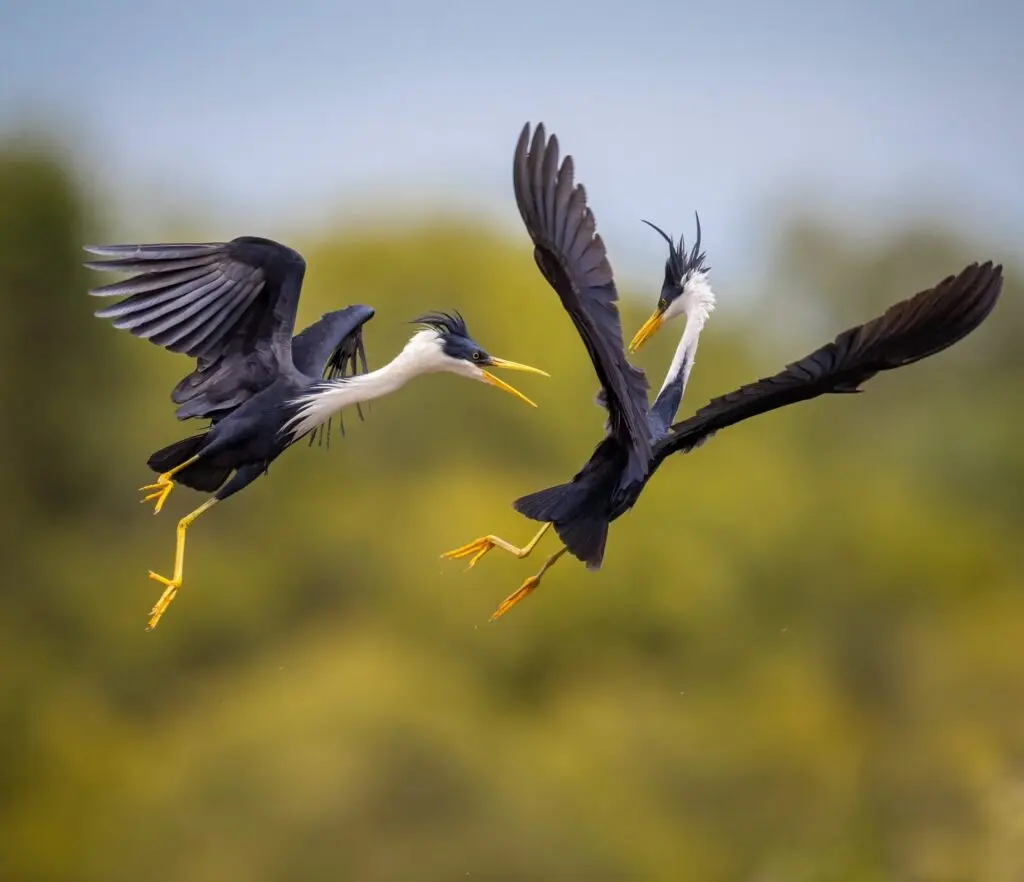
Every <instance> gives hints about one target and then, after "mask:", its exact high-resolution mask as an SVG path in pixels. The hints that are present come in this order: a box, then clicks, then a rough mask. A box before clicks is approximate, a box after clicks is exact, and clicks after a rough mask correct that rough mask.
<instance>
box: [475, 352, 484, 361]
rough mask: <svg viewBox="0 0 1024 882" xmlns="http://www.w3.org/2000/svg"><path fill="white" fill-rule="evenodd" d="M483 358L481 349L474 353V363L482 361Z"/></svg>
mask: <svg viewBox="0 0 1024 882" xmlns="http://www.w3.org/2000/svg"><path fill="white" fill-rule="evenodd" d="M481 357H482V356H481V355H480V350H479V349H478V350H477V351H476V352H474V353H473V361H480V359H481Z"/></svg>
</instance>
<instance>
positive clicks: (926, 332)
mask: <svg viewBox="0 0 1024 882" xmlns="http://www.w3.org/2000/svg"><path fill="white" fill-rule="evenodd" d="M573 173H574V172H573V160H572V157H571V156H566V157H565V159H564V161H562V163H561V165H559V148H558V139H557V137H556V136H555V135H552V136H551V138H550V139H547V138H546V137H545V131H544V125H543V123H541V124H539V125H538V126H537V128H536V130H535V131H534V134H533V139H532V143H531V141H530V125H529V123H527V124H526V125H525V126H524V127H523V130H522V133H521V134H520V136H519V141H518V143H517V145H516V148H515V155H514V159H513V189H514V191H515V196H516V203H517V204H518V206H519V213H520V215H521V216H522V219H523V222H524V224H525V225H526V229H527V232H528V233H529V234H530V238H531V239H532V240H533V244H534V252H533V255H534V260H535V261H536V264H537V266H538V268H539V269H540V271H541V274H542V275H543V276H544V278H545V279H546V280H547V282H548V284H549V285H550V286H551V287H552V288H553V289H554V290H555V293H557V294H558V296H559V298H560V300H561V302H562V306H563V307H564V308H565V310H566V312H568V313H569V315H570V317H571V318H572V321H573V324H574V325H575V326H576V329H577V331H578V332H579V334H580V337H581V338H582V340H583V343H584V345H585V346H586V348H587V352H588V354H589V355H590V358H591V360H592V362H593V364H594V369H595V371H596V373H597V376H598V379H599V380H600V383H601V389H600V390H599V392H598V403H599V404H601V405H602V406H604V407H605V408H607V411H608V419H607V423H606V435H605V437H604V438H603V439H602V440H601V442H600V443H599V444H598V445H597V448H596V449H595V450H594V452H593V454H592V455H591V457H590V459H589V460H588V461H587V462H586V464H585V465H584V466H583V468H582V469H580V471H579V472H578V473H577V474H576V475H575V476H574V477H573V478H572V480H571V481H569V482H568V483H565V484H559V485H557V486H554V487H549V488H547V489H546V490H541V491H539V492H537V493H531V494H529V495H527V496H523V497H520V498H519V499H517V500H515V502H513V507H514V508H515V509H516V511H518V512H519V513H520V514H522V515H524V516H525V517H527V518H530V519H531V520H534V521H539V522H541V523H542V524H543V526H542V527H541V528H540V530H539V531H538V532H537V534H536V535H535V536H534V537H533V538H532V539H531V540H530V541H529V542H528V543H527V544H526V545H524V546H522V547H521V548H520V547H517V546H515V545H512V544H511V543H510V542H507V541H505V540H504V539H501V538H499V537H498V536H494V535H488V536H483V537H481V538H479V539H475V540H474V541H473V542H470V543H468V544H466V545H463V546H461V547H460V548H456V549H453V550H452V551H448V552H445V553H444V554H443V555H442V557H445V558H449V559H453V560H454V559H459V558H465V557H469V558H470V561H469V568H472V567H473V566H474V565H475V564H476V563H477V562H478V561H479V560H480V559H481V558H482V557H483V556H484V555H485V554H487V553H488V552H489V551H490V550H491V549H493V548H495V547H498V548H502V549H504V550H505V551H507V552H509V553H511V554H513V555H515V556H516V557H520V558H523V557H527V556H528V555H529V554H530V553H531V552H532V551H533V549H534V548H535V547H536V545H537V543H538V542H539V541H540V539H541V537H542V536H543V535H544V534H545V533H546V532H547V530H548V529H549V528H550V527H551V526H552V525H553V526H554V528H555V533H556V534H557V535H558V538H559V539H560V540H561V542H562V547H561V548H559V549H558V550H557V551H555V553H554V554H552V555H551V556H550V557H548V558H547V560H545V562H544V565H543V566H542V567H541V569H540V571H539V572H538V573H537V574H536V575H534V576H531V577H530V578H528V579H527V580H526V581H525V582H523V584H522V586H521V587H520V588H519V589H518V590H517V591H515V592H513V593H512V594H510V595H509V596H508V597H507V598H506V599H505V600H504V601H503V602H502V603H501V605H500V606H499V607H498V609H497V610H496V611H495V613H494V615H493V616H492V619H495V618H498V617H500V616H501V615H503V614H504V613H505V612H507V611H508V610H509V609H510V608H511V607H512V606H514V605H515V604H516V603H518V602H519V601H520V600H522V599H523V598H524V597H526V596H527V595H528V594H529V593H530V592H532V591H533V590H534V589H535V588H536V587H537V586H538V585H539V584H540V580H541V578H542V577H543V575H544V573H545V572H546V571H547V570H548V569H549V568H550V567H551V566H552V565H553V564H554V563H555V562H556V561H557V560H558V559H559V558H560V557H561V556H562V555H563V554H565V552H566V551H568V552H569V553H570V554H572V555H573V556H574V557H576V558H577V559H579V560H580V561H582V562H583V563H585V564H586V565H587V567H588V568H589V569H598V568H599V567H600V565H601V561H602V560H603V558H604V551H605V541H606V538H607V535H608V526H609V524H611V522H612V521H614V520H615V519H616V518H618V517H620V516H621V515H623V514H625V513H626V512H627V511H629V510H630V508H632V507H633V505H634V504H635V503H636V501H637V499H638V498H639V497H640V494H641V493H642V492H643V489H644V487H645V486H646V484H647V482H648V481H649V480H650V478H651V476H652V475H653V474H654V473H655V471H656V470H657V469H658V467H659V466H660V465H661V463H662V462H664V460H665V458H666V457H668V456H669V455H670V454H672V453H680V452H689V451H691V450H693V449H694V448H695V447H698V446H699V445H700V444H702V443H703V442H704V441H706V440H708V439H709V438H711V437H712V436H713V435H714V434H715V433H716V432H718V431H720V430H721V429H723V428H726V427H727V426H731V425H733V424H734V423H738V422H741V421H742V420H745V419H749V418H750V417H753V416H756V415H758V414H761V413H765V412H767V411H770V410H775V409H776V408H779V407H785V406H786V405H789V404H794V403H796V402H798V401H805V400H807V399H810V398H816V397H817V396H819V395H824V394H828V393H851V392H858V391H861V390H860V388H859V387H860V385H861V384H862V383H864V382H865V381H866V380H868V379H870V378H871V377H873V376H874V375H875V374H877V373H879V372H881V371H886V370H891V369H894V368H898V367H902V366H904V365H907V364H911V363H912V362H915V361H918V360H920V359H922V358H926V357H928V356H930V355H934V354H935V353H937V352H940V351H941V350H943V349H946V348H947V347H949V346H952V345H953V344H954V343H956V342H957V341H958V340H960V339H961V338H963V337H965V336H966V335H967V334H969V333H970V332H971V331H973V330H974V329H975V328H976V327H978V325H980V324H981V322H982V321H983V320H984V319H985V318H986V317H987V316H988V314H989V313H990V312H991V310H992V308H993V307H994V306H995V303H996V300H997V299H998V297H999V293H1000V291H1001V289H1002V267H1001V266H993V265H992V263H991V262H988V263H984V264H981V265H979V264H977V263H975V264H971V265H970V266H968V267H966V268H965V269H964V270H962V271H961V272H960V273H959V274H958V275H956V276H949V277H947V278H945V279H943V280H942V281H941V282H939V283H938V284H937V285H936V286H935V287H933V288H929V289H927V290H924V291H921V292H919V293H918V294H916V295H914V296H913V297H911V298H909V299H907V300H904V301H902V302H900V303H897V304H895V305H894V306H891V307H890V308H889V309H888V310H887V311H886V312H885V313H884V314H883V315H881V316H878V317H877V318H874V319H872V320H871V321H869V322H866V323H865V324H862V325H858V326H856V327H854V328H850V329H849V330H847V331H844V332H843V333H841V334H840V335H839V336H838V337H836V338H835V340H834V341H833V342H831V343H828V344H826V345H824V346H822V347H821V348H819V349H816V350H815V351H814V352H812V353H811V354H810V355H807V356H805V357H804V358H802V359H800V360H799V361H796V362H793V363H792V364H790V365H788V366H787V367H786V368H785V369H784V370H782V371H780V372H779V373H777V374H775V375H774V376H770V377H765V378H763V379H760V380H758V381H756V382H754V383H750V384H748V385H745V386H742V387H740V388H739V389H736V390H734V391H733V392H729V393H728V394H726V395H723V396H721V397H719V398H715V399H713V400H712V401H711V402H709V403H708V404H706V405H705V406H704V407H702V408H701V409H700V410H698V411H697V412H696V413H695V414H694V415H693V416H692V417H690V418H689V419H687V420H683V421H682V422H679V423H675V424H673V422H672V421H673V419H674V418H675V414H676V410H677V408H678V407H679V403H680V401H681V399H682V395H683V392H684V390H685V387H686V383H687V380H688V378H689V375H690V370H691V368H692V367H693V360H694V355H695V353H696V350H697V340H698V337H699V335H700V331H701V329H702V328H703V326H704V323H705V322H706V321H707V319H708V316H709V315H710V314H711V311H712V310H713V308H714V305H715V299H714V295H713V293H712V291H711V285H710V282H709V280H708V275H707V267H706V266H705V264H704V259H705V258H704V255H703V254H702V253H701V252H700V241H699V232H698V240H697V243H696V244H695V246H694V248H693V250H692V251H691V252H690V253H689V254H687V253H686V252H685V251H684V244H683V242H682V240H680V243H679V246H678V247H677V246H676V245H675V244H674V243H673V242H672V240H671V239H670V238H669V237H668V236H666V235H665V234H664V233H663V232H662V231H661V230H658V232H659V233H661V235H662V236H664V237H665V239H666V240H667V241H668V244H669V256H668V259H667V261H666V263H665V279H664V284H663V285H662V290H661V294H660V296H659V299H658V305H657V309H656V310H655V313H654V315H652V317H651V318H650V319H648V321H647V322H646V323H645V324H644V325H643V327H641V329H640V330H639V331H638V332H637V334H636V336H635V337H634V338H633V340H632V343H631V346H630V348H631V349H633V350H635V349H636V348H638V347H639V346H641V345H642V344H643V343H644V341H645V340H647V339H649V338H650V336H651V335H652V334H654V333H655V332H656V331H657V330H658V329H659V328H660V327H662V326H663V325H664V324H665V323H666V322H668V321H670V320H671V319H673V318H675V317H677V316H686V325H685V328H684V330H683V334H682V338H681V339H680V341H679V345H678V347H677V349H676V353H675V356H674V358H673V359H672V364H671V367H670V368H669V371H668V375H667V376H666V377H665V381H664V383H663V384H662V387H661V391H660V392H659V393H658V396H657V397H656V399H655V401H654V403H653V404H652V405H650V406H649V405H648V400H647V388H648V383H647V379H646V376H645V374H644V372H643V371H641V370H639V369H638V368H636V367H634V366H632V365H631V364H630V363H629V362H628V361H627V359H626V354H625V352H624V351H623V345H622V328H621V325H620V322H619V314H618V307H617V301H618V294H617V292H616V289H615V281H614V278H613V274H612V269H611V266H610V264H609V262H608V258H607V255H606V253H605V247H604V243H603V242H602V240H601V237H600V235H598V234H597V233H596V225H595V221H594V216H593V213H592V212H591V210H590V208H589V207H588V206H587V197H586V193H585V191H584V188H583V185H582V184H574V182H573ZM651 226H653V224H652V225H651ZM655 229H657V227H655ZM698 231H699V221H698Z"/></svg>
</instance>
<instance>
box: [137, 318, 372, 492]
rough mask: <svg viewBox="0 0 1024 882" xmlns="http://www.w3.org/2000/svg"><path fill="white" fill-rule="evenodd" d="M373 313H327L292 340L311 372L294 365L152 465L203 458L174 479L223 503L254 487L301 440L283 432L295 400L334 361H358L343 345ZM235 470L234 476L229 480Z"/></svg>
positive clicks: (159, 453) (161, 466)
mask: <svg viewBox="0 0 1024 882" xmlns="http://www.w3.org/2000/svg"><path fill="white" fill-rule="evenodd" d="M373 314H374V312H373V309H372V308H371V307H369V306H362V305H358V306H349V307H346V308H345V309H341V310H337V311H336V312H332V313H327V314H326V315H325V316H323V317H322V318H321V319H320V320H319V321H318V322H316V323H314V324H313V325H310V327H309V328H307V329H306V330H305V331H303V333H302V334H300V335H299V336H297V337H296V338H295V339H294V340H293V341H292V353H293V358H294V360H295V362H296V364H301V365H302V366H303V368H305V369H306V370H309V371H311V373H308V374H307V373H304V372H302V371H300V370H298V369H297V367H295V366H290V367H291V369H290V370H286V371H283V372H282V373H281V375H279V376H278V377H277V378H276V379H273V380H272V382H271V383H270V385H269V386H267V387H265V388H263V389H261V390H259V391H257V392H255V393H252V394H250V397H248V398H246V399H245V400H244V401H243V403H241V404H239V405H237V406H235V407H234V408H233V409H231V410H229V411H225V410H223V409H218V410H217V411H216V412H215V413H214V419H213V423H212V425H211V426H210V428H209V429H208V430H207V431H206V432H204V433H202V434H200V435H195V436H193V437H192V438H187V439H184V440H183V441H179V442H177V443H176V444H172V445H170V446H169V447H166V448H164V449H163V450H160V451H157V452H156V453H154V454H153V455H152V456H151V457H150V458H149V462H148V465H149V467H150V468H151V469H153V470H154V471H156V472H165V471H169V470H170V469H172V468H174V467H175V466H176V465H179V464H180V463H182V462H185V461H186V460H187V459H189V458H190V457H192V456H199V457H200V459H199V460H198V461H197V462H196V463H194V464H193V465H190V466H189V467H188V468H185V469H183V470H182V471H180V472H179V473H178V474H177V475H175V480H177V481H180V482H181V483H182V484H184V485H185V486H186V487H192V488H193V489H195V490H204V491H207V492H213V493H214V496H216V497H217V498H218V499H222V500H223V499H226V498H227V497H229V496H231V495H232V494H234V493H237V492H238V491H239V490H241V489H243V488H244V487H245V486H247V485H248V484H250V483H252V482H253V481H254V480H256V478H258V477H259V476H260V475H262V474H264V473H265V472H266V471H267V470H268V468H269V466H270V464H271V463H272V462H273V461H274V460H275V459H277V457H278V456H280V455H281V454H282V453H283V452H284V451H285V450H286V449H287V448H288V447H290V446H291V445H292V444H294V443H295V441H297V440H299V439H298V438H292V437H291V433H290V432H284V431H282V430H283V428H284V427H285V426H286V425H287V423H288V422H289V420H291V419H292V417H294V416H295V414H296V412H297V407H296V406H295V405H294V404H293V403H291V402H293V401H294V400H295V398H296V397H298V396H300V395H302V394H303V393H304V392H307V391H308V390H310V389H311V388H312V387H313V386H315V385H317V384H319V383H322V382H323V379H324V374H325V372H327V371H328V370H329V369H330V361H331V359H332V358H334V359H335V361H336V362H338V361H340V362H341V363H342V364H343V365H345V364H347V363H348V362H349V361H353V362H354V358H353V357H352V356H354V351H353V352H352V354H351V355H349V354H348V353H346V351H345V349H344V347H345V342H346V340H349V339H351V338H352V335H353V334H354V333H355V332H357V331H358V330H359V328H360V327H361V326H362V325H363V324H364V323H365V322H367V321H369V319H371V318H372V317H373ZM339 352H340V356H339V355H338V354H337V353H339ZM342 375H344V371H342ZM232 471H234V472H235V474H234V476H233V477H231V479H230V480H228V476H229V475H230V474H231V472H232ZM225 482H226V483H225ZM214 491H216V492H214Z"/></svg>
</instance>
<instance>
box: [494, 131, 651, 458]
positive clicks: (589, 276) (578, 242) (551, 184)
mask: <svg viewBox="0 0 1024 882" xmlns="http://www.w3.org/2000/svg"><path fill="white" fill-rule="evenodd" d="M529 142H530V125H529V123H527V124H526V125H525V126H524V127H523V131H522V133H521V134H520V136H519V142H518V144H517V145H516V150H515V159H514V161H513V168H512V177H513V186H514V189H515V194H516V204H517V205H518V206H519V213H520V215H521V216H522V218H523V223H524V224H525V225H526V229H527V231H528V232H529V234H530V238H531V239H532V240H533V243H534V259H535V261H536V262H537V266H538V268H539V269H540V271H541V273H542V274H543V276H544V278H545V279H547V281H548V284H550V285H551V287H552V288H554V290H555V292H556V293H557V294H558V296H559V298H560V299H561V301H562V306H563V307H564V308H565V310H566V312H568V313H569V316H570V317H571V318H572V320H573V324H575V325H576V330H577V331H578V332H579V334H580V337H581V338H582V340H583V343H584V345H585V346H586V347H587V352H588V354H589V355H590V359H591V361H592V362H593V363H594V369H595V371H596V372H597V376H598V379H599V380H600V382H601V386H602V391H601V393H599V401H600V403H601V404H603V405H604V406H605V407H607V409H608V415H609V420H608V423H609V426H608V428H609V432H610V434H612V435H613V436H614V437H615V438H616V439H617V440H618V441H619V442H620V443H621V444H622V445H623V446H624V447H626V448H627V449H629V450H631V451H632V454H633V455H632V456H631V462H632V463H633V466H634V468H635V469H637V470H639V473H638V474H636V475H635V477H637V478H639V477H642V474H643V471H644V469H645V466H646V462H647V460H648V457H649V456H650V452H651V444H652V440H651V431H650V428H649V426H648V424H647V388H648V384H647V378H646V376H645V375H644V372H643V371H641V370H639V369H638V368H635V367H633V366H632V365H631V364H630V363H629V362H628V361H627V360H626V355H625V352H624V351H623V345H622V325H621V323H620V320H619V311H618V306H617V301H618V292H617V291H616V289H615V281H614V278H613V275H612V268H611V265H610V264H609V262H608V257H607V254H606V252H605V247H604V242H603V241H602V240H601V237H600V236H599V235H598V234H597V233H596V225H595V222H594V215H593V212H592V211H591V210H590V208H589V207H588V206H587V196H586V191H585V189H584V187H583V185H582V184H576V185H575V186H574V185H573V160H572V157H571V156H566V157H565V159H564V160H563V162H562V164H561V167H559V164H558V139H557V137H555V136H554V135H552V136H551V138H550V139H547V140H546V141H545V132H544V125H543V123H541V124H538V126H537V128H536V130H535V131H534V134H533V142H532V145H530V146H529V149H527V145H528V144H529Z"/></svg>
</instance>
